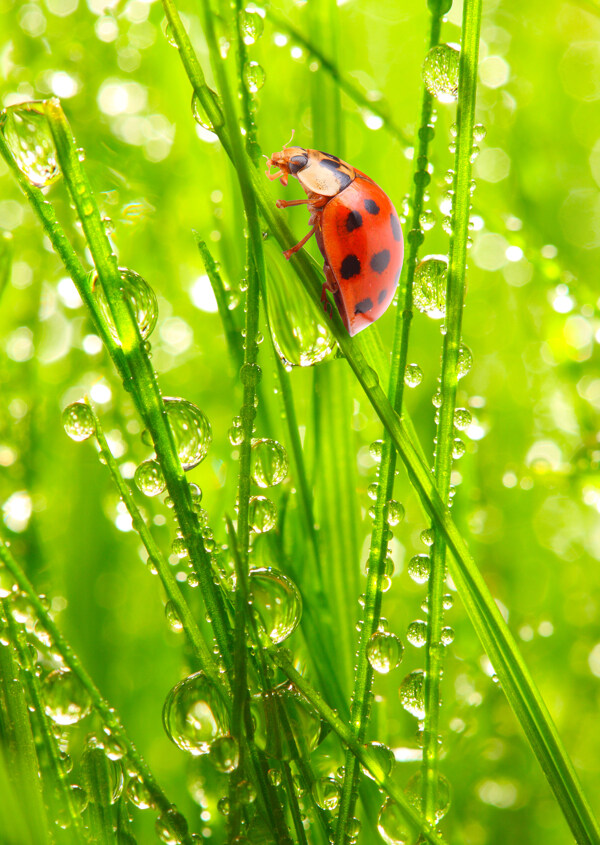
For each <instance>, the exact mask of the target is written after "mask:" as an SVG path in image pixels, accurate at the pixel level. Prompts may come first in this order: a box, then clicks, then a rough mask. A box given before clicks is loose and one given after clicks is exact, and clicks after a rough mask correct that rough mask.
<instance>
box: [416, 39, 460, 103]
mask: <svg viewBox="0 0 600 845" xmlns="http://www.w3.org/2000/svg"><path fill="white" fill-rule="evenodd" d="M459 66H460V47H459V46H458V45H457V44H437V45H436V46H435V47H432V48H431V50H430V51H429V52H428V53H427V55H426V56H425V61H424V62H423V82H424V83H425V87H426V88H427V90H428V91H429V93H430V94H431V95H432V96H434V97H435V98H436V100H438V101H439V102H440V103H452V102H453V101H454V100H456V99H457V97H458V75H459V73H458V72H459Z"/></svg>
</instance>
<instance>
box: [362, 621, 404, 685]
mask: <svg viewBox="0 0 600 845" xmlns="http://www.w3.org/2000/svg"><path fill="white" fill-rule="evenodd" d="M403 653H404V646H403V645H402V643H401V642H400V640H399V639H398V637H397V636H396V635H395V634H390V633H388V632H387V631H375V633H374V634H373V636H372V637H371V638H370V640H369V642H368V643H367V658H368V660H369V663H370V664H371V667H372V668H373V669H374V670H375V671H376V672H379V674H380V675H387V673H388V672H391V671H392V669H395V668H396V666H398V664H399V663H400V661H401V660H402V655H403Z"/></svg>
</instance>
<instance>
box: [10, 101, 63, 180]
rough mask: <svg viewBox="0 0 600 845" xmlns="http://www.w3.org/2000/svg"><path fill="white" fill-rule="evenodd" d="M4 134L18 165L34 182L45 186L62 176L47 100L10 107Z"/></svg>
mask: <svg viewBox="0 0 600 845" xmlns="http://www.w3.org/2000/svg"><path fill="white" fill-rule="evenodd" d="M2 134H3V135H4V140H5V141H6V145H7V147H8V149H9V150H10V153H11V155H12V157H13V159H14V160H15V164H16V165H17V167H18V168H19V170H20V171H21V173H22V174H23V175H24V176H26V177H27V179H28V180H29V182H31V184H32V185H35V186H36V187H37V188H45V187H46V186H47V185H51V184H52V183H53V182H56V181H57V179H60V176H61V171H60V167H59V166H58V159H57V155H56V147H55V145H54V139H53V137H52V132H51V130H50V124H49V122H48V118H47V116H46V111H45V103H44V102H43V101H37V102H36V101H33V102H30V103H19V105H16V106H10V107H9V108H7V109H6V112H5V118H4V123H3V124H2Z"/></svg>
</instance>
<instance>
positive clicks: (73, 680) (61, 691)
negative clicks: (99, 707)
mask: <svg viewBox="0 0 600 845" xmlns="http://www.w3.org/2000/svg"><path fill="white" fill-rule="evenodd" d="M43 692H44V701H45V702H46V714H47V715H48V716H50V718H51V719H52V721H53V722H55V723H56V724H57V725H75V724H76V723H77V722H80V721H81V720H82V719H83V718H84V717H85V716H87V715H88V713H89V712H90V710H91V709H92V703H91V701H90V696H89V694H88V691H87V690H86V689H85V687H84V686H83V685H82V683H81V681H80V680H79V678H78V677H77V675H74V674H73V673H72V672H71V671H70V670H69V669H55V670H54V672H50V674H49V675H48V677H47V678H46V679H45V681H44V686H43Z"/></svg>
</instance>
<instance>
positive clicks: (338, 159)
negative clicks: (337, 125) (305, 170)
mask: <svg viewBox="0 0 600 845" xmlns="http://www.w3.org/2000/svg"><path fill="white" fill-rule="evenodd" d="M317 152H318V153H321V155H322V156H325V158H332V159H333V160H334V161H341V159H340V158H338V156H334V155H331V153H326V152H324V151H323V150H317Z"/></svg>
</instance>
